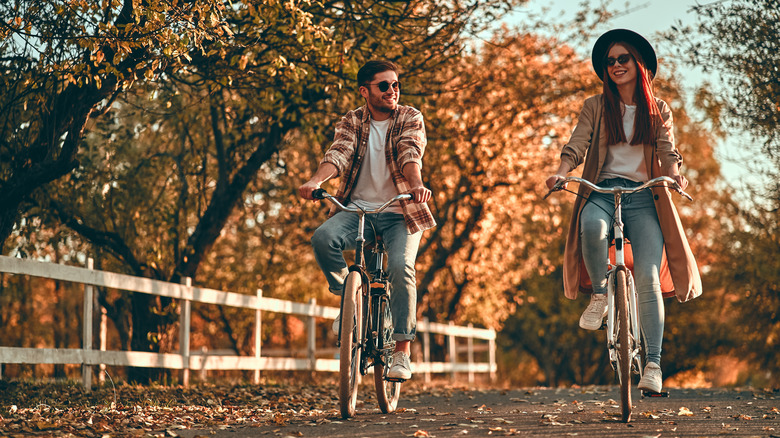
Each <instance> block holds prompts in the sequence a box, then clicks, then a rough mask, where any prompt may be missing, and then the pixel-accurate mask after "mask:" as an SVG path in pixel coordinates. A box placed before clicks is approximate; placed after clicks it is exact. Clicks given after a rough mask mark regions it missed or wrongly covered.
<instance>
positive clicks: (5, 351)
mask: <svg viewBox="0 0 780 438" xmlns="http://www.w3.org/2000/svg"><path fill="white" fill-rule="evenodd" d="M0 272H3V273H8V274H15V275H27V276H33V277H39V278H47V279H52V280H59V281H68V282H72V283H78V284H83V285H84V307H83V310H84V312H83V321H84V324H83V327H84V330H83V333H82V348H78V349H73V348H18V347H3V346H0V364H4V363H5V364H9V363H11V364H81V365H82V370H83V371H82V381H83V384H84V386H85V387H86V388H91V386H92V368H91V367H92V366H101V367H102V366H106V365H112V366H132V367H151V368H167V369H175V370H181V371H182V383H183V384H185V385H187V384H188V383H189V372H190V371H201V372H202V371H206V370H223V371H224V370H254V372H255V373H254V380H255V382H258V381H259V378H260V372H261V371H272V370H273V371H278V370H310V371H317V372H338V368H339V361H338V359H328V358H320V357H316V354H317V349H316V344H317V343H316V330H315V322H316V318H325V319H335V318H336V317H337V316H338V314H339V309H338V308H337V307H326V306H320V305H317V303H316V300H314V299H312V300H310V301H309V303H299V302H293V301H286V300H280V299H276V298H268V297H263V294H262V290H258V291H257V294H256V295H255V296H252V295H245V294H240V293H236V292H225V291H219V290H214V289H207V288H201V287H194V286H192V285H191V281H190V279H185V282H184V283H183V284H177V283H169V282H164V281H159V280H152V279H148V278H142V277H134V276H131V275H125V274H118V273H114V272H108V271H100V270H95V269H92V260H91V259H89V260H88V263H87V267H86V268H82V267H77V266H68V265H61V264H55V263H47V262H39V261H33V260H26V259H20V258H16V257H7V256H0ZM96 286H97V287H105V288H110V289H116V290H120V291H127V292H140V293H146V294H152V295H158V296H164V297H169V298H174V299H178V300H181V301H182V305H181V314H180V318H179V327H180V331H179V345H180V350H179V352H178V353H147V352H139V351H107V350H106V349H105V348H106V347H105V314H103V315H102V320H103V323H102V324H101V325H102V326H103V327H101V330H100V333H102V335H101V336H99V340H100V346H101V347H100V349H98V350H95V349H93V348H92V345H93V327H92V319H93V318H92V316H93V313H94V311H95V306H94V305H95V296H94V287H96ZM193 301H195V302H199V303H207V304H214V305H221V306H231V307H238V308H244V309H253V310H255V333H254V336H255V346H254V347H255V348H254V355H253V356H236V355H223V354H208V352H190V330H191V327H190V322H191V303H192V302H193ZM264 311H265V312H276V313H281V314H288V315H297V316H300V317H304V318H306V320H307V333H306V334H307V348H306V352H305V353H306V357H304V358H300V357H264V356H262V355H261V353H262V345H261V342H260V341H261V336H260V334H261V331H260V329H261V327H262V312H264ZM417 332H418V333H419V334H420V335H421V336H422V338H423V351H422V356H423V357H422V358H419V357H417V358H416V359H418V360H419V359H422V360H421V361H417V362H414V366H413V369H414V371H415V373H422V374H424V376H425V379H426V380H429V379H430V375H431V373H450V374H451V375H452V377H453V378H454V377H455V373H467V374H468V379H469V383H473V382H474V374H475V373H487V374H489V375H490V378H491V380H492V379H494V378H495V372H496V354H495V352H496V343H495V339H496V332H495V330H490V329H480V328H475V327H473V326H471V325H468V326H456V325H454V324H453V323H449V324H441V323H436V322H429V321H428V320H427V319H424V320H422V321H418V323H417ZM431 334H442V335H445V336H446V339H447V347H448V356H449V361H447V362H431V361H430V335H431ZM456 338H466V340H467V346H466V353H467V361H466V362H458V360H457V359H458V352H459V351H460V350H462V348H460V347H459V346H458V345H457V341H456ZM475 339H476V340H480V341H483V342H484V341H487V352H488V362H475V361H474V352H475V351H479V350H481V351H484V348H480V347H481V346H475V345H474V340H475ZM320 351H322V350H320Z"/></svg>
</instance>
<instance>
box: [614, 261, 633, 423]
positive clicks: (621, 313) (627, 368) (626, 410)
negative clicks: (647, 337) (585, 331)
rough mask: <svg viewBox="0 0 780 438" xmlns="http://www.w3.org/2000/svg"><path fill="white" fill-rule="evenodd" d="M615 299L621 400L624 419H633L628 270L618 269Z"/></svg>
mask: <svg viewBox="0 0 780 438" xmlns="http://www.w3.org/2000/svg"><path fill="white" fill-rule="evenodd" d="M615 282H616V284H615V295H616V296H615V301H616V302H617V303H616V304H617V319H618V321H617V332H618V336H617V342H618V348H617V355H618V378H619V379H620V402H621V405H622V408H623V409H622V411H623V421H624V422H626V423H628V422H629V421H631V345H630V322H629V315H628V307H629V304H628V290H627V289H626V271H625V270H623V269H618V271H617V272H616V275H615Z"/></svg>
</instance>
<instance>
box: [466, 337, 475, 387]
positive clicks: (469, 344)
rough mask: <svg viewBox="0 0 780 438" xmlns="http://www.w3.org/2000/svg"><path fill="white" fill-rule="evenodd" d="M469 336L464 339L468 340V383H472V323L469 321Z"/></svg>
mask: <svg viewBox="0 0 780 438" xmlns="http://www.w3.org/2000/svg"><path fill="white" fill-rule="evenodd" d="M468 327H469V337H468V338H466V341H467V342H468V343H467V344H466V345H467V354H468V360H469V385H473V384H474V334H473V333H472V329H474V324H472V323H469V325H468Z"/></svg>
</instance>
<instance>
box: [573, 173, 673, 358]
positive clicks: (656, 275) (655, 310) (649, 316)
mask: <svg viewBox="0 0 780 438" xmlns="http://www.w3.org/2000/svg"><path fill="white" fill-rule="evenodd" d="M639 185H640V183H637V182H634V181H630V180H626V179H622V178H613V179H608V180H604V181H602V182H601V183H599V186H602V187H615V186H623V187H636V186H639ZM622 206H623V223H624V224H625V226H624V233H625V236H626V237H627V238H628V240H630V241H631V250H632V252H633V256H634V271H633V272H634V284H635V285H636V291H637V295H638V306H639V319H640V321H641V325H642V333H643V334H644V337H645V342H646V345H647V361H648V362H655V363H657V364H659V365H660V364H661V343H662V341H663V333H664V302H663V299H662V296H661V280H660V271H661V259H662V257H663V249H664V236H663V234H662V233H661V225H660V224H659V222H658V214H657V213H656V210H655V203H654V201H653V194H652V192H651V191H650V190H643V191H641V192H639V193H634V194H632V195H624V197H623V201H622ZM605 210H606V211H605ZM614 212H615V197H614V196H613V195H612V194H604V193H596V192H593V193H591V194H590V196H589V197H588V202H587V203H585V207H583V209H582V213H581V214H580V238H581V239H582V257H583V259H584V261H585V268H586V269H587V270H588V276H589V277H590V279H591V281H592V282H593V293H597V294H604V293H607V278H606V275H607V264H606V263H605V262H606V260H607V257H608V250H609V244H610V242H609V241H608V238H609V235H610V231H611V229H612V216H613V215H614Z"/></svg>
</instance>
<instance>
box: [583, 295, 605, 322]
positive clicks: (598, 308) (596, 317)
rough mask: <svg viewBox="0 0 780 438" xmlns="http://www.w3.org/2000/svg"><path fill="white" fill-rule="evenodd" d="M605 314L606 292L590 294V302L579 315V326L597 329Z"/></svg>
mask: <svg viewBox="0 0 780 438" xmlns="http://www.w3.org/2000/svg"><path fill="white" fill-rule="evenodd" d="M605 316H607V294H591V295H590V304H588V307H587V308H586V309H585V311H584V312H582V316H580V328H583V329H585V330H598V329H599V328H601V323H602V321H603V320H604V317H605Z"/></svg>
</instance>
